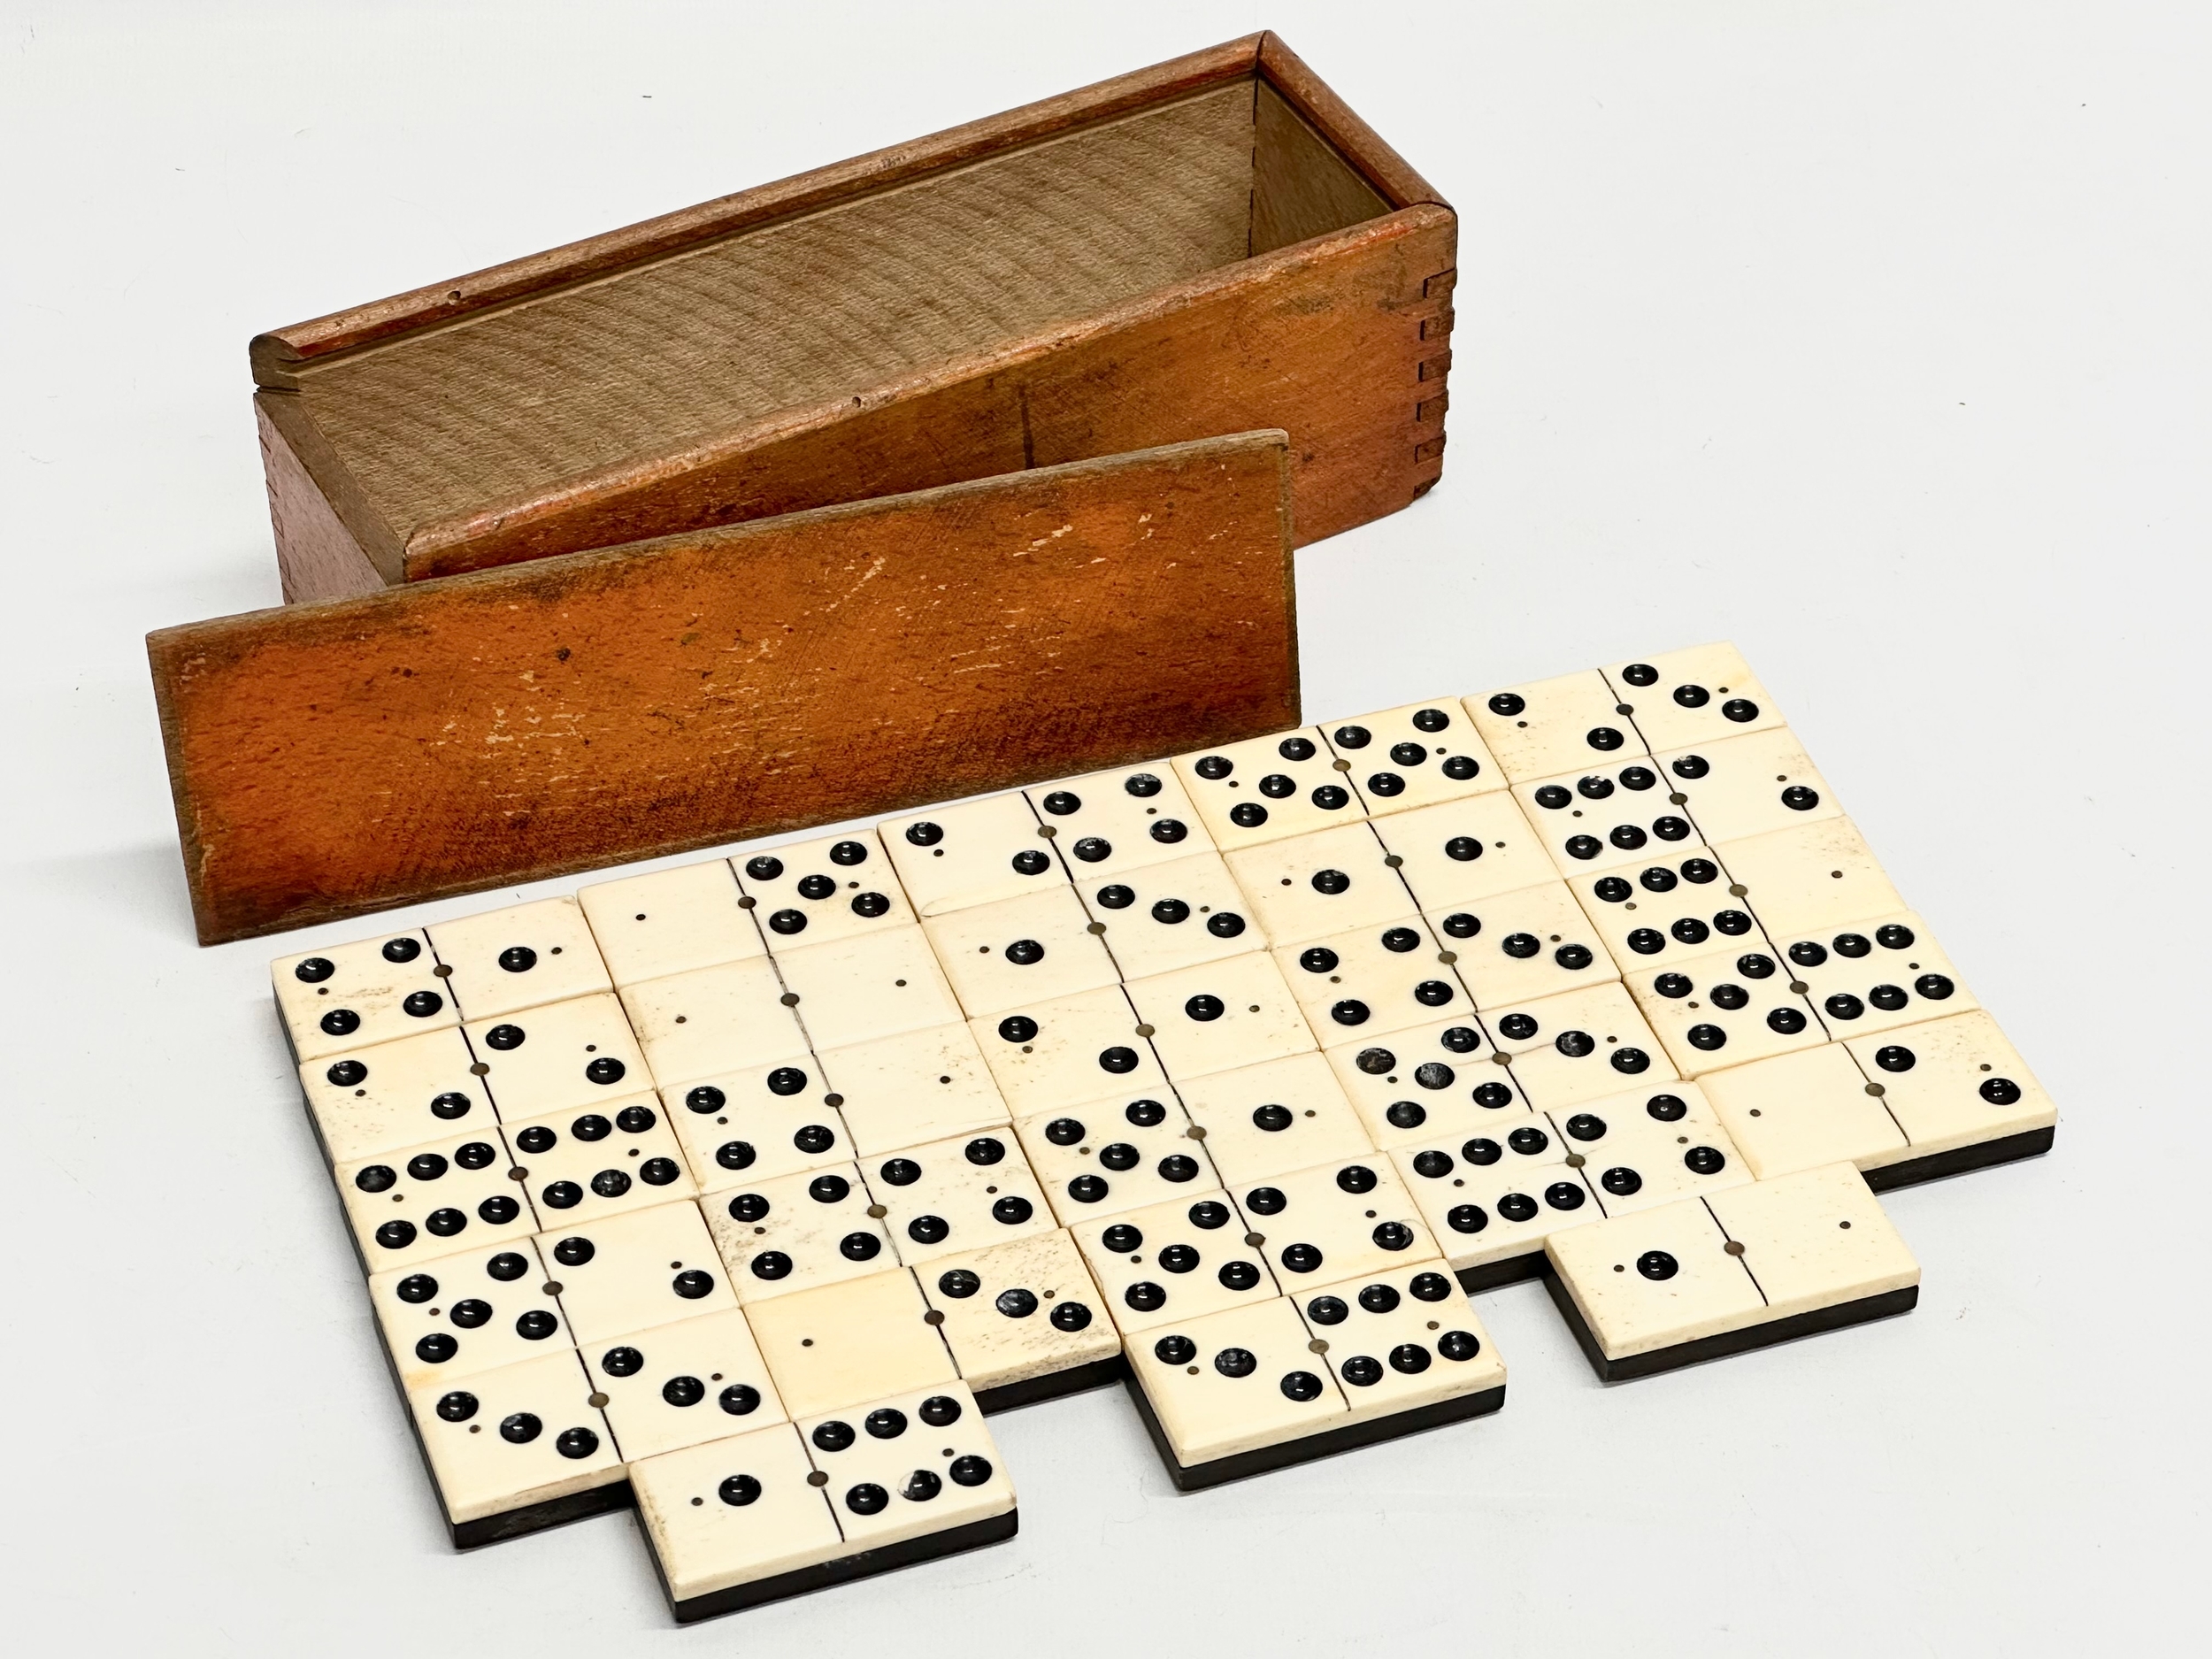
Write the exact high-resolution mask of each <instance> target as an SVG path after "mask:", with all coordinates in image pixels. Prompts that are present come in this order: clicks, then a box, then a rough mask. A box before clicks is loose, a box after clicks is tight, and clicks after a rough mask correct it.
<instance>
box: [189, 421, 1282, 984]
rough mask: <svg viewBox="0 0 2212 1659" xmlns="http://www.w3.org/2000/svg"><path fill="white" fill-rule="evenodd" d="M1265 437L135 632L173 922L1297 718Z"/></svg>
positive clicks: (1135, 752) (706, 836)
mask: <svg viewBox="0 0 2212 1659" xmlns="http://www.w3.org/2000/svg"><path fill="white" fill-rule="evenodd" d="M1289 547H1290V497H1289V491H1288V484H1287V449H1286V440H1285V438H1284V435H1283V434H1280V433H1247V434H1240V435H1237V436H1234V437H1230V438H1221V439H1213V440H1210V441H1208V442H1199V443H1191V444H1185V445H1179V446H1174V447H1170V448H1164V449H1154V450H1151V451H1148V452H1145V453H1141V454H1135V455H1127V456H1119V457H1113V458H1110V459H1106V460H1094V461H1085V462H1080V463H1077V464H1074V465H1064V466H1056V467H1041V468H1038V469H1036V470H1033V471H1031V472H1023V473H1020V474H1018V475H1016V476H1014V477H1010V478H1002V479H986V480H978V481H973V482H968V483H962V484H956V485H953V486H949V487H947V488H939V489H933V490H929V491H926V492H922V493H919V494H915V495H902V496H895V497H889V498H886V499H883V500H879V501H872V502H866V503H856V504H851V505H847V506H842V507H833V508H827V509H823V510H819V511H812V512H808V513H803V514H799V515H795V516H791V517H787V518H779V519H773V520H766V521H763V522H761V523H757V524H752V525H746V526H737V527H733V528H726V529H720V530H713V531H708V532H704V533H700V534H691V535H686V536H681V537H676V538H672V539H668V540H664V541H656V542H653V543H649V544H647V545H643V546H637V547H622V548H611V549H601V550H598V551H593V552H584V553H576V554H571V555H567V556H565V557H557V558H549V559H541V560H536V561H534V562H532V563H530V564H527V565H517V566H513V567H510V568H506V569H501V570H494V571H488V572H479V573H475V574H471V575H464V576H458V577H454V578H450V579H447V580H436V581H427V582H420V583H413V584H409V585H407V586H404V587H400V588H389V589H387V590H385V591H383V592H381V593H377V594H372V595H365V596H360V597H354V598H346V599H339V600H334V601H331V602H328V603H319V604H303V605H295V606H290V607H287V608H285V609H283V610H280V611H259V612H255V613H253V614H250V615H247V616H242V617H231V618H222V619H219V620H217V621H212V622H204V623H198V624H194V625H191V626H185V627H180V628H170V629H165V630H163V631H161V632H159V633H157V634H151V635H150V636H149V637H148V641H147V649H148V655H149V657H150V662H151V664H152V668H153V674H154V682H155V689H156V695H157V703H158V705H159V708H160V711H161V720H162V732H163V737H164V741H165V747H166V749H167V754H168V759H169V767H170V778H171V786H172V790H173V795H174V797H175V802H176V807H177V820H178V828H179V833H180V839H181V841H182V843H183V847H184V853H185V864H186V873H187V877H188V883H189V886H190V888H191V893H192V900H193V909H194V914H195V917H196V921H197V924H198V929H199V935H200V939H201V941H202V942H203V943H216V942H219V941H226V940H231V939H238V938H242V937H246V936H249V935H251V934H256V933H267V932H271V931H273V930H275V929H278V928H282V927H290V926H302V925H304V924H306V923H309V922H313V921H322V920H327V919H331V918H338V917H343V916H351V915H357V914H360V913H362V912H364V911H366V910H373V909H380V908H383V907H385V906H388V905H393V904H398V903H403V902H410V901H414V900H419V899H426V898H431V897H435V896H438V895H445V894H453V893H465V892H471V891H475V890H478V889H480V888H483V887H489V886H493V885H497V884H501V883H506V882H512V881H518V880H524V879H534V878H538V877H543V876H550V875H556V874H560V873H564V872H572V871H576V870H582V869H588V868H592V867H595V866H598V865H602V864H610V863H614V862H618V861H620V860H625V859H630V858H638V857H646V856H654V855H657V854H662V853H669V852H675V851H680V850H682V849H687V848H694V847H699V846H703V845H707V844H710V843H714V842H721V841H734V840H740V839H744V838H748V837H752V836H757V835H762V834H767V833H772V832H776V831H780V830H786V829H794V828H799V827H802V826H809V825H816V824H822V823H828V822H833V821H836V820H839V819H842V818H852V817H856V816H862V815H867V814H874V813H881V812H887V811H892V810H898V809H900V808H902V807H907V806H912V805H917V804H920V803H925V802H928V801H937V800H944V799H947V798H949V797H952V796H956V795H963V794H967V793H972V792H975V791H979V790H985V789H991V788H998V787H1007V786H1010V785H1014V784H1018V783H1025V782H1030V781H1034V780H1038V779H1040V778H1043V777H1048V776H1054V775H1060V774H1064V773H1070V772H1081V771H1084V770H1087V769H1090V768H1094V767H1101V766H1106V765H1111V764H1118V763H1124V762H1127V761H1132V760H1136V759H1141V758H1144V757H1152V756H1158V755H1163V754H1166V753H1170V752H1173V751H1176V750H1179V749H1187V748H1192V747H1197V746H1202V745H1207V744H1212V743H1217V742H1225V741H1230V740H1232V739H1235V738H1239V737H1244V736H1249V735H1253V734H1256V733H1262V732H1265V731H1269V730H1274V729H1279V728H1280V727H1282V726H1288V725H1294V724H1295V723H1296V721H1297V719H1298V718H1299V713H1298V694H1297V683H1298V682H1297V652H1296V640H1295V616H1296V610H1295V604H1294V595H1293V591H1292V582H1291V565H1290V557H1289Z"/></svg>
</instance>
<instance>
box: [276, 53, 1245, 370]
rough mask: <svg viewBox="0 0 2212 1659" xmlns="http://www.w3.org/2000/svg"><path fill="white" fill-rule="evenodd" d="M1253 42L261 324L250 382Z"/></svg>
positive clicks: (900, 179) (492, 304)
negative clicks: (323, 311) (303, 316)
mask: <svg viewBox="0 0 2212 1659" xmlns="http://www.w3.org/2000/svg"><path fill="white" fill-rule="evenodd" d="M1262 39H1263V37H1262V36H1261V35H1245V36H1244V37H1243V38H1241V39H1240V40H1233V41H1227V42H1223V43H1222V44H1221V45H1219V46H1211V47H1208V48H1206V49H1204V50H1201V51H1195V52H1191V53H1188V54H1187V55H1186V56H1184V57H1181V58H1170V59H1168V60H1167V61H1166V62H1164V63H1159V64H1154V65H1149V66H1148V67H1147V68H1144V69H1140V70H1135V71H1133V72H1132V73H1128V74H1125V75H1116V76H1113V77H1112V78H1110V79H1109V80H1105V81H1095V82H1094V83H1092V84H1091V85H1089V86H1087V87H1080V88H1076V89H1075V90H1074V91H1071V92H1064V93H1061V94H1059V95H1057V96H1054V97H1049V98H1044V99H1041V100H1039V101H1038V102H1037V103H1034V104H1024V105H1021V106H1020V107H1018V108H1017V109H1013V110H1009V111H1004V112H1002V113H1001V114H998V115H992V116H987V117H985V118H984V119H981V120H979V121H970V122H967V123H965V124H964V125H962V126H959V127H949V128H947V129H946V130H944V131H942V132H938V133H933V134H929V135H927V136H926V137H923V138H917V139H912V140H910V141H909V142H905V143H903V144H895V145H892V146H891V147H890V148H888V149H886V150H872V151H871V152H869V153H868V154H866V155H864V156H856V157H853V158H852V159H850V160H849V161H841V162H837V163H834V164H833V165H830V166H827V167H818V168H816V169H814V170H813V171H812V172H810V173H798V174H795V175H794V176H793V177H791V178H788V179H783V180H778V181H777V182H775V183H773V184H767V185H761V186H757V187H756V188H752V189H749V190H741V191H738V192H737V193H735V194H734V195H731V196H719V197H717V198H716V199H715V200H713V201H711V202H703V203H701V204H698V205H697V206H695V207H687V208H682V209H680V210H678V211H675V212H673V213H664V214H661V215H660V216H659V217H657V218H655V219H645V220H642V221H641V222H640V223H638V224H635V225H629V226H626V227H623V228H622V229H620V230H613V231H608V232H605V233H603V234H600V235H597V236H590V237H586V238H585V239H584V240H583V241H581V242H569V243H566V244H565V245H564V246H561V247H558V248H552V249H549V250H546V251H545V252H543V253H537V254H531V255H529V256H527V257H524V258H520V259H514V260H510V261H508V262H507V263H505V264H503V265H493V266H490V267H488V268H487V269H485V270H482V271H478V272H473V273H471V274H469V275H467V276H463V277H455V278H451V279H449V280H446V281H442V282H433V283H429V284H427V285H426V286H424V287H422V288H414V289H411V290H410V291H408V292H407V293H404V294H396V295H394V296H391V297H390V298H388V299H382V300H376V301H373V302H372V303H369V304H366V305H356V306H349V307H348V308H347V309H346V310H344V311H333V312H331V313H330V314H329V315H327V316H325V317H319V318H315V319H312V320H311V321H308V322H303V323H295V324H292V325H291V326H288V327H284V328H278V329H273V330H271V331H270V332H269V333H267V334H259V335H257V336H256V337H255V339H254V341H253V343H252V348H251V357H252V362H253V366H254V373H255V378H256V380H257V383H258V384H260V385H262V386H288V385H290V384H292V383H293V382H292V381H291V380H290V378H289V376H290V373H291V372H292V370H293V369H295V368H296V366H297V365H301V364H303V363H306V362H309V361H311V360H313V359H315V358H317V357H328V356H331V355H333V354H334V353H337V352H342V351H349V350H352V349H357V348H359V347H362V346H365V345H371V344H374V343H375V342H378V341H380V340H387V339H390V338H392V337H394V336H396V335H398V334H407V333H411V332H412V331H414V330H416V329H419V328H423V327H427V326H435V325H436V324H439V323H442V322H447V321H450V320H452V319H456V318H459V317H464V316H468V315H472V314H473V313H476V312H480V311H489V310H492V309H495V308H496V307H498V306H501V305H504V304H509V303H513V302H515V301H517V300H521V299H528V298H533V297H535V296H539V295H541V294H546V293H551V292H557V291H558V290H559V289H560V288H564V287H565V286H567V285H569V284H571V283H574V282H580V281H591V280H597V279H599V278H601V277H605V276H609V275H611V274H614V273H617V272H619V271H623V270H626V269H628V268H630V267H631V266H634V265H640V264H642V263H645V262H648V261H650V260H653V259H657V258H659V257H664V256H665V255H667V254H670V253H673V252H676V251H679V250H683V249H687V248H693V247H696V246H698V245H700V244H702V243H704V242H711V241H713V240H715V239H717V238H718V237H721V236H726V235H729V234H733V233H734V232H737V231H741V230H745V229H749V228H750V227H754V226H757V225H764V224H770V223H772V222H773V221H775V220H777V219H784V218H787V217H790V216H791V215H794V214H797V213H803V212H806V211H810V209H813V208H816V207H820V206H823V205H825V204H829V203H833V202H839V201H843V200H846V199H849V198H850V197H852V196H857V195H861V194H864V193H865V192H867V191H869V190H873V189H883V188H890V187H893V186H895V185H899V184H903V183H905V182H907V181H909V180H914V179H919V178H924V177H926V176H927V175H929V174H930V173H934V172H938V171H940V170H941V169H944V168H947V167H955V166H960V165H965V164H967V163H969V162H973V161H979V160H982V159H984V158H986V157H990V156H994V155H998V154H1001V153H1002V152H1004V151H1007V150H1016V149H1018V148H1020V147H1021V146H1023V145H1025V144H1030V143H1033V142H1037V141H1038V140H1039V139H1042V138H1049V137H1051V136H1053V135H1054V134H1058V133H1063V132H1066V131H1068V130H1070V129H1071V128H1073V127H1081V126H1083V125H1086V124H1087V123H1089V122H1093V121H1098V120H1104V119H1112V118H1113V117H1115V116H1118V115H1122V114H1125V113H1127V112H1129V111H1133V110H1139V109H1143V108H1146V107H1148V106H1150V105H1153V104H1159V103H1162V102H1164V101H1169V100H1172V99H1175V98H1178V97H1180V96H1183V95H1185V94H1187V93H1191V92H1195V91H1199V90H1201V89H1202V88H1207V87H1211V86H1215V85H1217V84H1219V83H1220V82H1222V81H1235V80H1246V79H1249V78H1250V76H1251V75H1252V74H1253V73H1255V70H1256V66H1257V65H1258V62H1259V57H1260V47H1261V42H1262Z"/></svg>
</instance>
